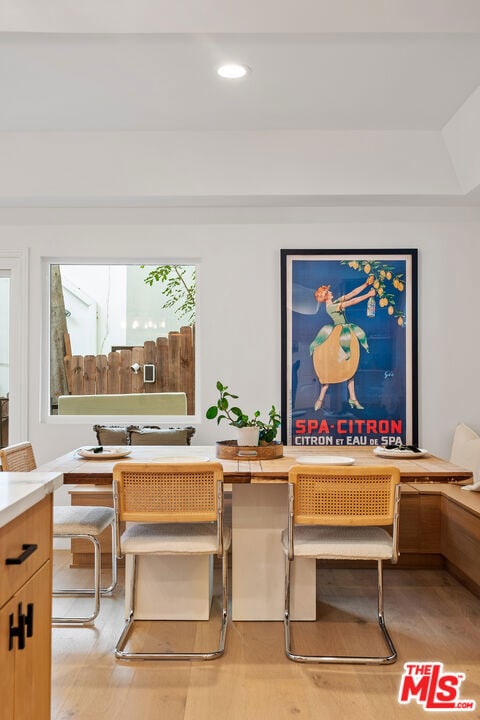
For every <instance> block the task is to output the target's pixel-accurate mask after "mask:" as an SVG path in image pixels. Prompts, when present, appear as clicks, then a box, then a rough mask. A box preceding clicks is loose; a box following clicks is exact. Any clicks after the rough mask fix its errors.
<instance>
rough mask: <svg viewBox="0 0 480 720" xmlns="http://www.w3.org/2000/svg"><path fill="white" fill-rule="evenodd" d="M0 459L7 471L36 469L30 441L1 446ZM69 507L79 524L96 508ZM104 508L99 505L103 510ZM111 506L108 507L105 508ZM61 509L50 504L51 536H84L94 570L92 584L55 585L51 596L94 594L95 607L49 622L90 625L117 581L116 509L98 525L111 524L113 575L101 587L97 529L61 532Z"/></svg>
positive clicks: (91, 595)
mask: <svg viewBox="0 0 480 720" xmlns="http://www.w3.org/2000/svg"><path fill="white" fill-rule="evenodd" d="M0 461H1V463H2V470H6V471H10V472H32V471H34V470H36V468H37V463H36V461H35V455H34V452H33V448H32V445H31V443H29V442H21V443H17V444H16V445H10V446H8V447H5V448H1V449H0ZM69 507H71V508H72V511H71V516H72V517H71V522H74V523H76V524H78V525H82V523H84V522H85V521H86V515H88V514H89V513H90V514H91V513H92V511H95V508H93V507H85V508H83V507H81V506H78V507H77V506H74V507H72V506H69ZM104 509H105V508H102V510H104ZM107 509H110V508H107ZM59 511H60V508H59V509H58V510H57V511H56V509H55V507H54V508H53V528H54V530H53V537H54V538H61V539H70V540H74V539H75V540H76V539H83V540H88V541H89V542H91V543H92V544H93V547H94V565H93V574H94V583H93V588H72V589H67V588H58V589H56V588H54V589H53V590H52V597H84V596H86V597H93V598H94V609H93V612H92V613H91V614H90V615H86V616H80V617H56V616H55V617H52V624H53V625H63V624H66V625H73V626H76V625H90V624H91V623H92V622H93V621H94V620H95V618H96V617H97V616H98V613H99V612H100V597H102V596H105V595H111V593H112V592H113V590H114V589H115V587H116V585H117V546H116V542H117V536H118V533H117V530H116V527H115V513H113V514H112V519H111V522H110V523H108V524H107V525H105V526H102V527H101V529H100V528H99V532H98V534H99V533H100V532H101V531H103V529H105V528H106V527H108V525H111V528H112V578H111V583H110V585H109V586H108V587H106V588H102V587H101V584H100V583H101V580H100V576H101V550H100V543H99V541H98V537H97V533H95V534H90V533H71V532H62V531H58V530H57V532H56V531H55V515H56V512H57V513H58V512H59ZM87 524H88V526H91V522H88V523H87Z"/></svg>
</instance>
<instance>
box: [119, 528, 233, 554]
mask: <svg viewBox="0 0 480 720" xmlns="http://www.w3.org/2000/svg"><path fill="white" fill-rule="evenodd" d="M223 537H224V545H225V548H228V547H229V545H230V528H225V529H224V535H223ZM120 547H121V549H122V552H123V553H127V554H128V553H133V554H135V555H149V554H155V555H162V554H166V555H172V554H176V553H179V554H197V553H199V554H213V553H215V552H216V551H217V526H216V524H215V523H132V524H131V525H129V526H128V527H127V529H126V530H125V532H124V533H123V534H122V537H121V539H120Z"/></svg>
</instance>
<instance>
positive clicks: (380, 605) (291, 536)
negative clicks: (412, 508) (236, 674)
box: [284, 466, 400, 665]
mask: <svg viewBox="0 0 480 720" xmlns="http://www.w3.org/2000/svg"><path fill="white" fill-rule="evenodd" d="M299 470H301V471H303V470H305V468H304V467H302V468H299V467H298V466H296V467H293V468H291V470H290V474H291V473H292V471H293V472H295V471H299ZM314 470H315V468H314V467H313V466H312V467H309V468H308V471H310V473H312V472H314ZM317 470H318V471H319V473H320V474H322V473H324V472H325V467H324V466H323V467H322V466H319V467H318V468H317ZM337 471H338V473H339V475H343V476H346V475H347V474H348V473H347V472H345V468H344V467H340V466H339V467H338V468H337ZM361 471H365V474H367V473H368V471H373V472H375V471H376V472H379V471H380V472H381V471H383V472H385V471H388V472H391V471H393V473H394V475H395V476H398V480H397V484H396V486H395V490H394V498H393V513H392V523H391V526H392V556H391V558H389V559H390V560H391V562H392V563H396V562H397V559H398V555H399V551H398V530H399V504H400V482H399V473H398V470H397V469H396V468H391V467H390V468H378V467H375V468H362V469H360V472H361ZM333 472H334V466H330V468H329V470H328V474H332V473H333ZM294 519H295V485H294V483H292V482H291V481H289V484H288V527H287V533H288V550H287V552H286V553H285V614H284V636H285V653H286V655H287V657H288V658H289V660H293V661H294V662H314V663H340V664H357V665H390V664H392V663H394V662H395V661H396V659H397V650H396V648H395V646H394V644H393V641H392V639H391V637H390V634H389V632H388V629H387V627H386V624H385V617H384V602H383V599H384V593H383V559H382V558H377V621H378V625H379V628H380V630H381V633H382V636H383V639H384V642H385V644H386V647H387V649H388V654H387V655H380V656H368V655H367V656H362V655H306V654H303V653H299V652H294V650H293V648H292V633H291V620H290V609H291V566H292V562H293V561H294V557H295V523H294ZM327 524H328V525H330V526H331V525H332V522H328V523H327ZM356 524H357V525H359V524H361V523H356ZM382 524H385V523H382ZM371 526H373V525H371ZM284 549H285V548H284ZM302 557H315V558H317V559H318V558H321V557H322V556H321V555H314V556H313V555H312V556H307V555H302ZM345 559H353V560H355V561H357V560H372V557H361V556H358V555H355V556H354V557H352V556H350V557H347V556H345Z"/></svg>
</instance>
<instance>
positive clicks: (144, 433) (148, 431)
mask: <svg viewBox="0 0 480 720" xmlns="http://www.w3.org/2000/svg"><path fill="white" fill-rule="evenodd" d="M192 430H193V432H195V430H194V428H155V427H147V426H144V427H137V426H135V425H131V426H130V427H128V428H127V431H128V434H129V438H130V445H190V438H191V436H192V434H193V433H192V432H191V431H192Z"/></svg>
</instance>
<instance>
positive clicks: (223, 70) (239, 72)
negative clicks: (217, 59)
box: [217, 63, 250, 80]
mask: <svg viewBox="0 0 480 720" xmlns="http://www.w3.org/2000/svg"><path fill="white" fill-rule="evenodd" d="M248 72H250V68H249V67H247V66H246V65H236V64H234V63H230V64H228V65H222V66H221V67H219V68H218V70H217V73H218V74H219V75H220V77H223V78H228V79H229V80H237V79H238V78H242V77H245V75H246V74H247V73H248Z"/></svg>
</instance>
